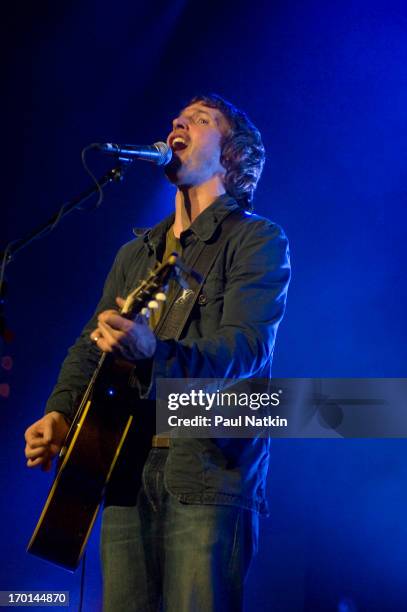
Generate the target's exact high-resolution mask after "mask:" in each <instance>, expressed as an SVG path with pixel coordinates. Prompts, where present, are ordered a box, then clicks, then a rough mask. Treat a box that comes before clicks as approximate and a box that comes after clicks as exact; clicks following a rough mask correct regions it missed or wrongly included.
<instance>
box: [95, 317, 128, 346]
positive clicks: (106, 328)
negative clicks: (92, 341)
mask: <svg viewBox="0 0 407 612" xmlns="http://www.w3.org/2000/svg"><path fill="white" fill-rule="evenodd" d="M99 326H100V329H101V330H102V338H103V340H104V341H105V342H106V343H107V344H109V345H110V346H111V348H118V345H119V342H120V340H121V339H122V338H123V336H124V333H123V332H122V331H119V330H117V329H113V328H112V327H111V326H110V325H109V324H107V323H104V322H103V321H101V322H100V324H99Z"/></svg>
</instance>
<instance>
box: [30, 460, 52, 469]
mask: <svg viewBox="0 0 407 612" xmlns="http://www.w3.org/2000/svg"><path fill="white" fill-rule="evenodd" d="M47 461H49V459H48V458H47V457H37V459H28V461H27V467H29V468H33V467H37V465H42V464H44V463H46V462H47Z"/></svg>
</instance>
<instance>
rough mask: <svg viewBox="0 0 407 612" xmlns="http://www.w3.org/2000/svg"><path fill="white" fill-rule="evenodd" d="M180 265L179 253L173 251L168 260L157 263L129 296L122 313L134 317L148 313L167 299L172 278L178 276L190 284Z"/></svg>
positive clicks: (183, 283)
mask: <svg viewBox="0 0 407 612" xmlns="http://www.w3.org/2000/svg"><path fill="white" fill-rule="evenodd" d="M180 270H183V266H182V264H181V265H180V262H179V256H178V253H172V254H171V255H170V256H169V257H168V259H166V261H163V262H162V263H157V265H156V266H155V267H154V269H153V270H151V272H150V273H149V275H148V276H147V278H146V279H145V280H143V282H142V283H141V284H140V285H139V286H138V287H137V288H136V289H134V290H133V291H132V292H131V293H129V295H128V296H127V298H126V300H125V303H124V306H123V308H122V310H121V313H120V314H121V315H123V316H125V317H127V318H129V319H133V318H134V317H135V316H136V315H137V314H139V313H140V314H144V315H147V314H148V312H149V310H153V309H156V308H158V306H159V302H164V301H165V300H166V292H167V289H168V283H169V281H170V279H171V278H176V279H177V281H178V282H179V283H180V284H181V285H182V286H183V285H185V286H188V285H187V284H186V282H185V280H184V279H183V278H182V277H181V276H180Z"/></svg>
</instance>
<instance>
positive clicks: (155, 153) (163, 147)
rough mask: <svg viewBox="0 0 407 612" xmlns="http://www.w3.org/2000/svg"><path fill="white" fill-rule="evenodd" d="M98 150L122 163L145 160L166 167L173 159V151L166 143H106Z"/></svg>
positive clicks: (99, 145)
mask: <svg viewBox="0 0 407 612" xmlns="http://www.w3.org/2000/svg"><path fill="white" fill-rule="evenodd" d="M97 148H98V149H99V151H103V153H107V154H108V155H116V156H117V157H118V158H119V159H120V160H121V161H132V160H133V159H144V160H145V161H149V162H153V163H154V164H157V166H166V165H167V164H168V163H169V162H170V161H171V158H172V150H171V149H170V147H169V146H168V145H167V144H165V142H155V143H154V144H153V145H132V144H124V145H120V144H115V143H113V142H105V143H98V144H97Z"/></svg>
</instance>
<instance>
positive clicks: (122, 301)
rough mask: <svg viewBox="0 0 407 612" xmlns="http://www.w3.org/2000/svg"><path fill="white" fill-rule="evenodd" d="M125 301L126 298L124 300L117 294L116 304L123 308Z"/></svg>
mask: <svg viewBox="0 0 407 612" xmlns="http://www.w3.org/2000/svg"><path fill="white" fill-rule="evenodd" d="M125 303H126V300H124V299H123V298H122V297H119V296H117V298H116V304H117V305H118V306H120V308H123V306H124V304H125Z"/></svg>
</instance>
